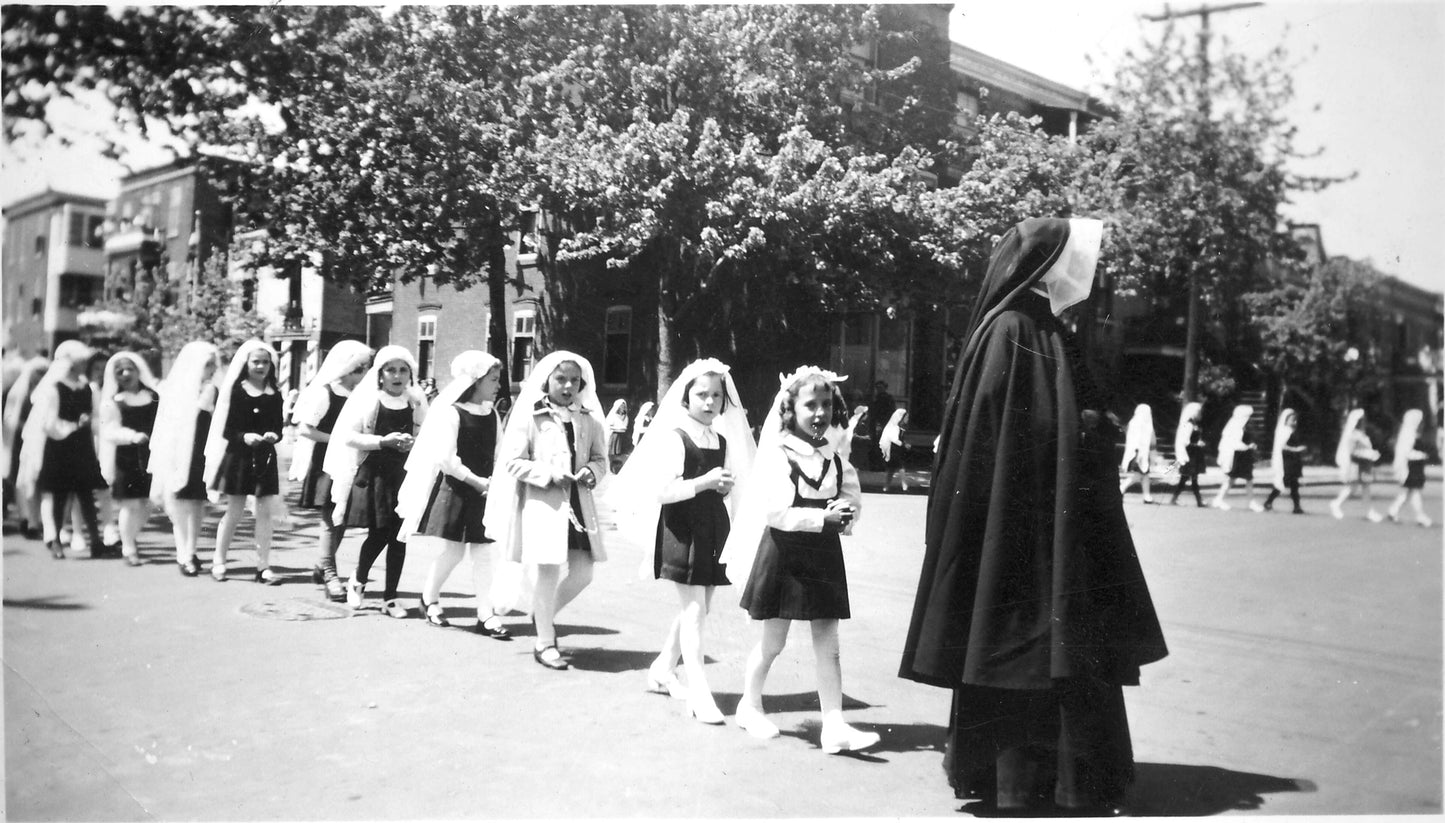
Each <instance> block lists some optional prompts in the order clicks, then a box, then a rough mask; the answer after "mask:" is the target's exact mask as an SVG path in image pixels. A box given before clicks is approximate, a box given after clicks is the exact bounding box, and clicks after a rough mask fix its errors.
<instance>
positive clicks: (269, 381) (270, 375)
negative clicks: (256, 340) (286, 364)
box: [216, 348, 281, 392]
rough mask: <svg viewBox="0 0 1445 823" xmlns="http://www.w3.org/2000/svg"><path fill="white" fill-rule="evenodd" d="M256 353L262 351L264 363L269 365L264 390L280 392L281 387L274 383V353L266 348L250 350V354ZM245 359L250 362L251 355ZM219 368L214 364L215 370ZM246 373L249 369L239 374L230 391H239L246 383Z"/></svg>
mask: <svg viewBox="0 0 1445 823" xmlns="http://www.w3.org/2000/svg"><path fill="white" fill-rule="evenodd" d="M258 351H263V352H265V353H266V357H267V360H266V362H267V363H268V364H269V365H270V368H268V369H266V388H268V389H271V390H272V391H276V392H280V391H281V385H280V384H279V383H277V382H276V365H277V363H276V352H274V351H271V350H270V349H266V348H258V349H254V350H252V352H251V354H255V353H256V352H258ZM246 359H247V360H250V359H251V355H250V354H248V355H246ZM220 368H221V364H220V363H216V369H217V370H220ZM247 371H250V369H249V368H248V369H247V370H246V371H243V372H241V376H240V377H238V378H237V379H236V385H235V386H232V387H231V391H233V392H235V391H241V384H242V383H244V382H246V372H247Z"/></svg>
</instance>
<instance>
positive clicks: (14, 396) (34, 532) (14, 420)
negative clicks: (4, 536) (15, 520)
mask: <svg viewBox="0 0 1445 823" xmlns="http://www.w3.org/2000/svg"><path fill="white" fill-rule="evenodd" d="M48 368H50V360H49V359H47V358H45V357H38V356H37V357H32V358H30V359H29V360H27V361H25V365H24V366H22V367H21V369H20V374H19V376H18V377H16V378H15V382H14V383H13V384H12V385H11V386H10V391H9V392H8V393H7V394H6V395H5V444H6V448H7V449H8V450H9V451H8V452H7V453H6V460H5V471H6V477H7V478H8V479H9V481H10V486H11V488H13V489H14V490H15V511H16V513H17V514H18V516H19V518H20V534H21V535H22V536H24V537H25V539H26V540H35V539H38V538H39V537H40V498H39V496H38V495H36V494H34V490H33V489H32V490H31V491H30V492H28V493H25V494H22V493H21V490H20V488H19V484H18V483H17V479H18V478H19V476H20V453H21V452H22V451H24V442H25V436H24V433H23V432H24V429H25V421H26V420H27V419H28V418H29V417H30V408H31V403H30V395H31V394H32V393H33V392H34V391H35V387H36V386H37V385H38V384H39V383H40V380H41V378H43V377H45V372H46V370H47V369H48Z"/></svg>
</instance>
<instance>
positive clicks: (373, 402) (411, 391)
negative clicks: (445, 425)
mask: <svg viewBox="0 0 1445 823" xmlns="http://www.w3.org/2000/svg"><path fill="white" fill-rule="evenodd" d="M397 361H401V362H402V363H405V364H406V365H407V368H409V369H411V383H410V384H408V386H407V389H406V393H405V396H406V398H407V402H408V403H409V404H410V405H411V408H412V420H413V421H414V422H415V423H417V424H420V423H422V421H424V420H425V419H426V409H427V402H426V394H425V393H423V392H422V390H421V388H420V387H419V386H418V385H417V382H416V358H415V357H412V355H411V352H409V351H407V350H406V349H405V348H404V347H402V346H382V347H381V350H380V351H378V352H377V353H376V358H375V359H373V360H372V361H371V368H370V369H368V370H367V372H366V376H365V377H363V378H361V382H360V383H357V384H356V388H355V389H353V390H352V392H351V396H350V397H348V398H346V405H344V406H342V407H341V415H340V416H339V417H337V418H336V426H335V427H334V428H332V430H331V432H332V439H331V442H330V443H329V444H328V445H327V447H326V461H325V462H324V463H323V464H322V466H321V470H322V471H324V472H326V474H327V475H329V476H330V477H331V499H332V500H333V501H335V502H336V508H337V512H336V516H337V517H341V516H343V515H344V514H345V509H346V501H347V499H348V498H349V497H350V496H351V483H352V481H353V480H355V479H356V468H357V467H358V466H360V465H361V461H362V459H363V458H364V457H365V456H366V454H365V452H363V451H362V450H361V449H357V448H353V447H351V446H348V445H346V443H345V442H343V438H344V437H345V436H346V433H348V432H360V433H362V434H371V433H372V432H374V431H375V430H376V412H377V407H378V406H379V405H380V403H381V370H382V368H383V367H385V366H386V364H388V363H395V362H397Z"/></svg>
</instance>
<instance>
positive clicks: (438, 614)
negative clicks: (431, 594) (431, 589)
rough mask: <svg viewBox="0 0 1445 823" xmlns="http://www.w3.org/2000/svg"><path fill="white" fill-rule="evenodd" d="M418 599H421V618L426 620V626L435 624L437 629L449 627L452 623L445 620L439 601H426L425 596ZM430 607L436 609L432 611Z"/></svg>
mask: <svg viewBox="0 0 1445 823" xmlns="http://www.w3.org/2000/svg"><path fill="white" fill-rule="evenodd" d="M419 599H420V600H421V618H422V619H423V620H425V621H426V624H427V625H428V626H436V627H437V628H439V629H447V628H451V625H452V624H451V622H450V621H448V620H447V618H446V615H445V613H444V610H443V609H442V604H441V602H440V601H438V602H436V603H428V602H426V598H425V597H422V598H419ZM432 609H436V611H432Z"/></svg>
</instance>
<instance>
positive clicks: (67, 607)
mask: <svg viewBox="0 0 1445 823" xmlns="http://www.w3.org/2000/svg"><path fill="white" fill-rule="evenodd" d="M5 608H7V609H37V610H40V611H75V610H77V609H88V608H90V607H89V606H87V605H85V604H84V603H66V602H61V601H58V600H57V599H56V598H54V597H32V598H30V599H29V600H11V599H9V598H6V599H5Z"/></svg>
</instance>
